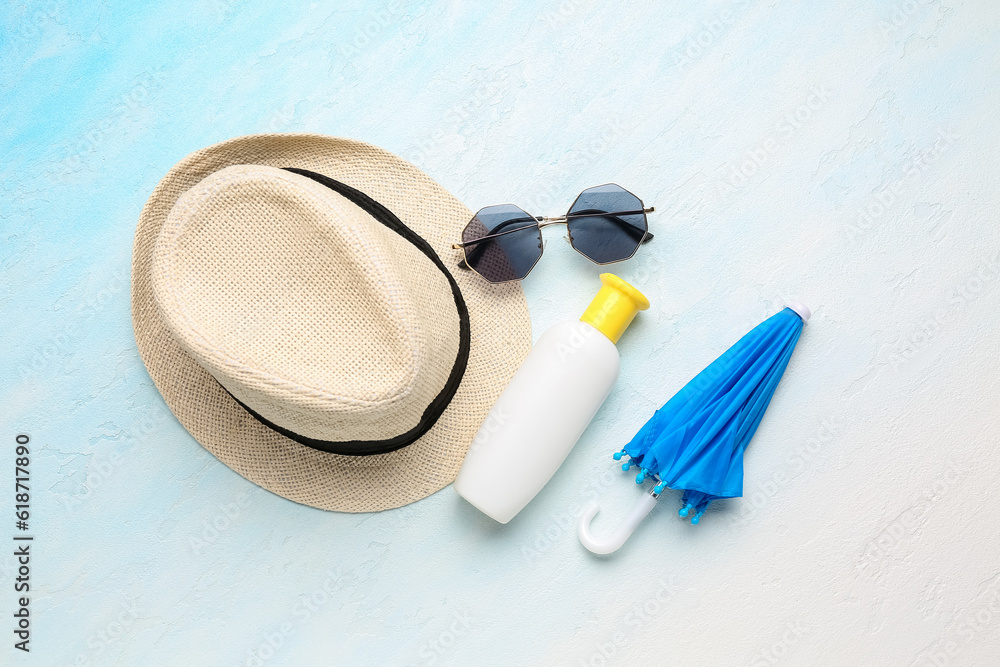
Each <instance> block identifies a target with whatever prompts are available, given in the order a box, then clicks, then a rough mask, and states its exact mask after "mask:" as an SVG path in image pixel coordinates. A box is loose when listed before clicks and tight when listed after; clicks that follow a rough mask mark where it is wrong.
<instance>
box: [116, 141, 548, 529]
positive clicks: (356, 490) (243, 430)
mask: <svg viewBox="0 0 1000 667" xmlns="http://www.w3.org/2000/svg"><path fill="white" fill-rule="evenodd" d="M236 164H257V165H268V166H273V167H298V168H301V169H307V170H309V171H314V172H317V173H320V174H324V175H326V176H329V177H330V178H333V179H336V180H338V181H341V182H343V183H346V184H348V185H350V186H352V187H354V188H357V189H358V190H361V191H362V192H364V193H365V194H367V195H369V196H370V197H372V198H373V199H375V200H377V201H379V202H380V203H382V204H383V205H384V206H386V207H387V208H388V209H389V210H391V211H392V212H393V213H395V214H396V215H397V216H398V217H399V218H400V219H401V220H402V221H403V222H404V223H405V224H406V225H407V226H409V227H410V228H411V229H412V230H413V231H415V232H416V233H417V234H419V235H420V236H422V237H423V238H424V239H426V240H427V241H428V243H430V245H431V246H432V247H433V248H434V250H435V251H436V252H437V253H438V255H439V256H440V257H441V259H442V260H443V261H444V263H445V265H446V266H448V267H449V268H451V267H455V266H456V265H457V264H458V262H459V261H460V260H461V251H457V250H454V249H452V248H451V244H452V243H454V242H455V240H456V239H458V238H459V236H460V235H461V231H462V228H463V227H464V226H465V225H466V223H468V221H469V219H470V218H471V217H472V212H471V211H470V210H469V209H467V208H466V207H465V206H464V205H462V203H461V202H459V201H458V200H457V199H455V197H453V196H452V195H451V194H450V193H448V192H447V191H446V190H445V189H444V188H442V187H441V186H440V185H438V184H437V183H435V182H434V181H433V180H431V179H430V177H428V176H427V175H426V174H424V173H423V172H422V171H420V170H419V169H417V168H416V167H414V166H413V165H411V164H410V163H408V162H406V161H405V160H403V159H402V158H399V157H397V156H395V155H393V154H391V153H389V152H387V151H384V150H382V149H380V148H377V147H375V146H372V145H369V144H366V143H363V142H359V141H354V140H351V139H342V138H337V137H328V136H325V135H318V134H258V135H250V136H245V137H238V138H235V139H231V140H229V141H225V142H222V143H219V144H216V145H214V146H210V147H208V148H205V149H202V150H200V151H197V152H195V153H192V154H191V155H189V156H188V157H186V158H184V159H183V160H181V162H179V163H178V164H177V165H175V166H174V167H173V168H172V169H171V170H170V171H169V172H168V173H167V175H166V176H164V178H163V180H161V181H160V183H159V184H158V185H157V186H156V189H155V190H154V191H153V193H152V195H150V198H149V200H148V201H147V202H146V205H145V207H143V210H142V213H141V215H140V216H139V224H138V227H137V229H136V234H135V243H134V246H133V250H132V326H133V328H134V330H135V339H136V344H137V345H138V348H139V354H140V355H141V357H142V360H143V362H144V363H145V365H146V369H147V370H148V371H149V375H150V377H151V378H152V380H153V383H154V384H155V385H156V388H157V389H158V390H159V392H160V394H162V395H163V398H164V401H165V402H166V404H167V406H168V407H169V408H170V410H171V411H172V412H173V413H174V415H176V417H177V419H178V420H179V421H180V422H181V424H183V426H184V427H185V428H186V429H187V430H188V432H190V433H191V435H192V436H193V437H194V438H195V440H197V441H198V442H199V443H200V444H201V445H202V446H203V447H205V449H207V450H208V451H209V452H211V453H212V454H214V455H215V456H216V457H217V458H218V459H219V460H220V461H221V462H222V463H224V464H225V465H227V466H228V467H230V468H232V469H233V470H234V471H236V472H237V473H239V474H240V475H242V476H243V477H245V478H246V479H248V480H250V481H251V482H253V483H255V484H257V485H258V486H260V487H262V488H264V489H267V490H268V491H271V492H273V493H276V494H278V495H280V496H283V497H285V498H288V499H289V500H293V501H295V502H298V503H302V504H304V505H310V506H312V507H318V508H320V509H325V510H334V511H340V512H374V511H379V510H384V509H390V508H394V507H400V506H402V505H406V504H408V503H411V502H414V501H416V500H420V499H421V498H425V497H427V496H429V495H430V494H432V493H434V492H436V491H438V490H440V489H441V488H443V487H444V486H446V485H448V484H450V483H451V482H452V481H454V479H455V476H456V475H457V474H458V470H459V467H460V466H461V464H462V460H463V459H464V457H465V454H466V452H467V450H468V448H469V445H470V444H471V442H472V439H473V437H474V436H475V434H476V431H477V430H478V428H479V425H480V424H481V423H482V421H483V419H484V418H485V417H486V414H487V413H488V412H489V410H490V408H491V407H492V406H493V403H494V402H495V401H496V399H497V397H498V396H499V395H500V392H501V391H502V390H503V388H504V387H505V386H506V384H507V382H508V381H509V380H510V378H511V376H512V375H513V374H514V372H515V371H516V370H517V368H518V366H519V365H520V363H521V361H522V360H523V359H524V357H525V356H526V355H527V353H528V351H529V350H530V348H531V319H530V316H529V313H528V307H527V303H526V301H525V298H524V293H523V292H522V291H521V288H520V286H519V285H517V284H510V283H508V284H503V285H492V284H490V283H488V282H486V281H485V280H483V279H481V278H479V277H478V276H476V275H475V274H474V273H473V272H471V271H461V270H454V271H453V275H454V276H455V280H456V281H457V282H458V285H459V287H460V288H461V290H462V295H463V297H464V299H465V302H466V304H467V306H468V309H469V321H470V325H471V347H470V353H469V363H468V367H467V369H466V371H465V375H464V377H463V379H462V383H461V385H460V386H459V388H458V391H457V392H456V393H455V396H454V398H453V399H452V401H451V403H450V404H449V406H448V408H447V409H446V410H445V411H444V412H443V413H442V415H441V417H440V418H439V419H438V421H437V423H436V424H435V425H434V426H433V427H432V428H431V429H430V430H429V431H428V432H427V433H426V434H425V435H424V436H423V437H422V438H420V439H419V440H417V441H416V442H414V443H413V444H411V445H409V446H407V447H404V448H403V449H400V450H398V451H395V452H391V453H388V454H376V455H371V456H343V455H339V454H330V453H326V452H322V451H319V450H316V449H312V448H310V447H307V446H305V445H301V444H299V443H297V442H295V441H293V440H290V439H288V438H286V437H285V436H283V435H281V434H279V433H277V432H276V431H274V430H272V429H270V428H268V427H267V426H264V425H263V424H262V423H261V422H259V421H257V419H255V418H254V417H253V416H252V415H250V414H249V413H248V412H247V411H246V410H244V409H243V407H242V406H240V405H239V404H238V403H237V402H236V400H235V399H234V398H233V397H232V396H230V395H229V394H228V393H227V392H226V391H225V389H223V388H222V386H221V385H220V384H219V383H218V382H217V381H216V380H215V378H214V377H212V375H210V374H209V373H208V372H207V371H205V370H204V369H203V368H202V367H201V366H199V365H198V364H197V363H196V362H195V361H194V360H193V359H192V358H191V357H190V356H188V355H187V353H186V352H185V351H184V350H183V349H182V348H181V346H180V345H179V344H178V343H177V342H176V341H175V340H174V338H173V337H172V335H171V333H170V331H169V330H168V329H167V327H166V326H165V324H164V323H163V321H162V319H161V316H160V313H159V309H158V307H157V305H156V302H155V300H154V298H153V290H152V284H151V278H150V264H151V258H152V253H153V247H154V245H155V243H156V238H157V235H158V234H159V231H160V228H161V227H162V226H163V223H164V221H165V220H166V218H167V214H168V213H169V212H170V210H171V208H172V207H173V205H174V202H176V201H177V199H178V197H180V195H181V194H183V193H184V192H185V191H187V190H188V189H189V188H191V187H192V186H193V185H195V184H196V183H198V182H200V181H201V180H202V179H203V178H205V177H206V176H208V175H209V174H211V173H213V172H215V171H218V170H219V169H222V168H224V167H228V166H231V165H236Z"/></svg>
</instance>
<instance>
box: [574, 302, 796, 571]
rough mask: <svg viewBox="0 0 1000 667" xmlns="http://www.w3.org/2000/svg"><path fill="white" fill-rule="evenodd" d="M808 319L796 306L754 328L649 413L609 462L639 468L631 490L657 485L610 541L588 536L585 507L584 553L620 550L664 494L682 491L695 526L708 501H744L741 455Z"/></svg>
mask: <svg viewBox="0 0 1000 667" xmlns="http://www.w3.org/2000/svg"><path fill="white" fill-rule="evenodd" d="M809 314H810V313H809V309H808V308H806V307H805V306H803V305H801V304H798V303H795V304H792V305H791V306H790V307H789V308H785V309H784V310H782V311H781V312H779V313H778V314H776V315H774V316H773V317H771V318H770V319H768V320H766V321H765V322H763V323H762V324H760V325H758V326H757V327H756V328H755V329H754V330H753V331H751V332H750V333H748V334H747V335H746V336H744V337H743V338H741V339H740V341H739V342H738V343H736V344H735V345H733V346H732V347H731V348H729V350H727V351H726V352H725V353H724V354H723V355H722V356H720V357H719V358H718V359H716V360H715V361H714V362H713V363H712V364H711V365H710V366H708V367H707V368H706V369H705V370H703V371H702V372H701V373H699V374H698V375H697V376H695V378H694V379H693V380H691V382H689V383H688V384H687V385H686V386H685V387H684V388H683V389H681V390H680V391H679V392H677V394H675V395H674V397H673V398H671V399H670V400H669V401H667V403H666V405H664V406H663V407H662V408H660V409H659V410H657V411H656V413H655V414H653V416H652V417H651V418H650V419H649V421H648V422H646V425H645V426H643V427H642V429H641V430H640V431H639V432H638V433H636V434H635V436H634V437H633V438H632V440H631V441H630V442H629V443H628V444H627V445H626V446H625V447H624V449H622V450H621V451H620V452H617V453H616V454H615V456H614V457H615V459H616V460H621V459H622V458H625V457H627V458H626V460H625V462H624V463H623V464H622V469H624V470H628V469H629V468H630V467H631V466H633V465H635V466H638V467H639V468H640V472H639V474H638V475H636V479H635V481H636V483H637V484H642V483H643V482H644V481H646V480H647V479H651V480H654V481H655V482H656V485H655V486H654V487H653V490H652V491H651V493H650V494H649V496H647V497H646V498H644V499H643V501H641V502H640V503H639V504H638V505H637V506H636V507H635V508H634V509H633V512H632V514H630V515H629V517H628V518H627V519H626V521H625V522H624V523H623V524H622V526H619V530H618V531H617V532H616V534H615V536H613V539H612V540H611V541H605V542H600V541H597V540H594V538H593V537H592V536H591V535H590V532H589V526H590V520H591V519H592V518H593V517H594V515H595V514H596V513H597V509H598V508H597V505H596V504H592V505H591V506H590V507H588V508H587V509H586V510H585V511H584V514H583V516H582V517H581V521H580V525H579V534H580V540H581V541H582V542H583V543H584V545H585V546H587V547H588V548H590V549H591V551H595V552H596V553H610V552H611V551H614V550H615V549H617V548H618V547H620V546H621V544H622V543H624V541H625V540H626V539H628V536H629V535H630V534H631V532H632V531H633V530H634V529H635V527H636V526H637V525H638V524H639V522H640V521H642V519H643V518H644V517H645V516H646V514H648V513H649V511H650V510H651V509H652V507H653V505H654V504H655V500H656V498H657V497H658V496H659V495H660V493H662V492H663V490H664V489H665V488H667V487H669V488H671V489H677V490H681V491H683V492H684V493H683V496H682V497H681V502H682V504H683V507H682V508H681V510H680V515H681V516H682V517H686V516H688V515H689V514H690V513H691V512H692V511H693V512H694V515H693V517H692V518H691V523H695V524H696V523H698V521H699V520H700V519H701V515H702V514H704V513H705V510H706V509H707V508H708V505H709V503H711V502H712V501H713V500H716V499H718V498H737V497H740V496H742V495H743V453H744V452H745V451H746V448H747V445H749V444H750V439H751V438H752V437H753V434H754V433H755V432H756V431H757V426H758V425H759V424H760V420H761V418H762V417H763V416H764V411H765V410H766V409H767V406H768V404H769V403H770V402H771V396H772V395H774V390H775V388H776V387H777V386H778V382H779V381H780V380H781V376H782V375H783V374H784V372H785V367H786V366H788V361H789V359H791V357H792V352H793V351H794V350H795V344H796V342H798V340H799V335H800V334H801V333H802V327H803V324H804V323H805V321H806V320H808V319H809ZM617 540H620V542H618V543H617V546H614V543H615V542H617ZM592 546H593V547H596V548H591V547H592ZM612 546H613V548H610V547H612Z"/></svg>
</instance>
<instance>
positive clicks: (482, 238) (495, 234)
mask: <svg viewBox="0 0 1000 667" xmlns="http://www.w3.org/2000/svg"><path fill="white" fill-rule="evenodd" d="M528 220H531V221H532V222H533V223H535V224H533V225H524V226H523V227H518V228H517V229H504V230H503V231H502V232H493V233H491V234H487V235H486V236H480V237H479V238H478V239H475V240H473V241H463V242H462V243H452V244H451V247H452V248H454V249H455V250H460V249H461V248H467V247H468V246H470V245H476V244H477V243H482V242H483V241H489V240H490V239H495V238H496V237H498V236H506V235H507V234H513V233H514V232H519V231H521V230H523V229H536V228H537V227H538V223H539V220H538V218H515V219H513V220H506V221H504V222H502V223H500V224H499V225H497V229H501V228H503V227H505V226H507V225H510V224H513V223H515V222H527V221H528Z"/></svg>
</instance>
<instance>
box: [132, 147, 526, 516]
mask: <svg viewBox="0 0 1000 667" xmlns="http://www.w3.org/2000/svg"><path fill="white" fill-rule="evenodd" d="M471 217H472V213H471V212H470V211H469V210H468V209H467V208H465V206H463V205H462V204H461V203H459V201H458V200H456V199H455V198H454V197H453V196H452V195H450V194H449V193H448V192H446V191H445V190H444V189H443V188H442V187H441V186H439V185H438V184H437V183H435V182H434V181H432V180H431V179H430V178H429V177H428V176H427V175H425V174H424V173H422V172H421V171H420V170H419V169H417V168H416V167H414V166H413V165H411V164H409V163H407V162H406V161H404V160H402V159H400V158H398V157H396V156H395V155H392V154H391V153H388V152H386V151H384V150H381V149H379V148H376V147H374V146H371V145H368V144H365V143H361V142H358V141H352V140H349V139H339V138H334V137H327V136H322V135H314V134H261V135H252V136H246V137H239V138H236V139H232V140H230V141H225V142H223V143H220V144H216V145H215V146H211V147H209V148H206V149H203V150H200V151H198V152H196V153H193V154H191V155H189V156H188V157H187V158H185V159H184V160H182V161H181V162H180V163H179V164H177V165H176V166H175V167H174V168H173V169H171V170H170V172H169V173H168V174H167V175H166V176H165V177H164V178H163V180H162V181H161V182H160V184H159V185H158V186H157V187H156V189H155V190H154V191H153V194H152V195H151V196H150V198H149V201H148V202H147V203H146V206H145V208H143V210H142V214H141V215H140V217H139V225H138V229H137V230H136V235H135V246H134V248H133V256H132V324H133V327H134V329H135V337H136V342H137V344H138V347H139V353H140V354H141V355H142V359H143V361H144V362H145V364H146V368H147V369H148V370H149V374H150V376H151V377H152V379H153V382H154V383H155V384H156V388H157V389H159V391H160V393H161V394H163V398H164V400H165V401H166V403H167V405H168V406H169V407H170V409H171V410H172V411H173V413H174V414H175V415H176V416H177V418H178V419H179V420H180V422H181V423H182V424H183V425H184V427H185V428H186V429H187V430H188V431H189V432H190V433H191V435H193V436H194V438H195V439H196V440H197V441H198V442H199V443H201V444H202V445H203V446H204V447H205V448H206V449H208V450H209V451H210V452H212V453H213V454H214V455H215V456H216V457H218V458H219V460H220V461H222V462H223V463H225V464H226V465H227V466H229V467H230V468H232V469H233V470H235V471H236V472H238V473H239V474H240V475H242V476H244V477H246V478H247V479H248V480H250V481H252V482H254V483H255V484H258V485H260V486H261V487H263V488H265V489H267V490H269V491H272V492H274V493H276V494H279V495H281V496H284V497H285V498H289V499H291V500H294V501H296V502H299V503H303V504H306V505H311V506H313V507H319V508H322V509H327V510H337V511H344V512H369V511H377V510H383V509H388V508H392V507H399V506H401V505H405V504H407V503H411V502H413V501H415V500H419V499H420V498H424V497H425V496H428V495H430V494H431V493H434V492H435V491H437V490H438V489H441V488H442V487H444V486H445V485H447V484H449V483H450V482H451V481H452V480H453V479H454V478H455V475H456V474H457V473H458V469H459V467H460V465H461V463H462V459H463V457H464V456H465V453H466V451H467V449H468V447H469V444H470V443H471V442H472V438H473V437H474V436H475V434H476V431H477V429H478V427H479V425H480V423H481V422H482V420H483V419H484V418H485V416H486V414H487V412H488V411H489V409H490V408H491V407H492V405H493V403H494V401H495V400H496V398H497V396H499V394H500V392H501V391H502V389H503V388H504V386H505V385H506V384H507V382H508V380H509V379H510V377H511V376H512V375H513V374H514V371H515V370H516V369H517V367H518V365H519V364H520V362H521V361H522V360H523V358H524V357H525V355H526V354H527V353H528V350H529V348H530V345H531V328H530V319H529V316H528V309H527V305H526V303H525V300H524V295H523V293H522V292H521V289H520V287H519V286H518V285H516V284H513V285H512V284H505V285H490V284H489V283H487V282H486V281H485V280H482V279H481V278H479V277H478V276H476V275H475V274H474V273H472V272H471V271H461V270H457V269H456V268H455V267H456V265H457V264H458V263H459V261H460V260H461V256H460V251H456V250H453V249H452V248H451V244H452V243H453V242H454V241H455V240H456V239H458V238H459V237H460V235H461V231H462V228H463V227H464V226H465V224H466V223H467V222H468V221H469V219H470V218H471ZM452 271H454V273H452Z"/></svg>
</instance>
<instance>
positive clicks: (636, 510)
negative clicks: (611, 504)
mask: <svg viewBox="0 0 1000 667" xmlns="http://www.w3.org/2000/svg"><path fill="white" fill-rule="evenodd" d="M658 495H659V494H654V493H647V494H646V495H644V496H643V497H642V498H641V499H640V500H639V502H637V503H636V504H635V506H634V507H632V511H631V512H629V513H628V516H626V517H625V520H624V521H622V522H621V523H620V524H618V527H617V528H615V531H614V532H613V533H611V535H609V536H608V538H607V539H606V540H597V539H594V536H593V535H591V534H590V522H591V521H593V519H594V517H595V516H596V515H597V513H598V512H599V511H600V509H601V508H600V507H599V506H598V505H597V503H596V502H594V503H590V504H589V505H587V506H586V507H585V508H584V510H583V514H581V515H580V523H578V524H577V527H576V533H577V536H578V537H579V538H580V542H581V543H582V544H583V546H585V547H587V548H588V549H590V550H591V551H593V552H594V553H595V554H602V555H603V554H609V553H611V552H613V551H618V549H619V548H621V546H622V545H623V544H625V540H627V539H628V538H629V536H630V535H632V533H633V532H634V531H635V529H636V527H637V526H638V525H639V524H640V523H642V520H643V519H645V518H646V515H647V514H649V512H650V510H652V509H653V506H654V505H656V498H657V496H658Z"/></svg>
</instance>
